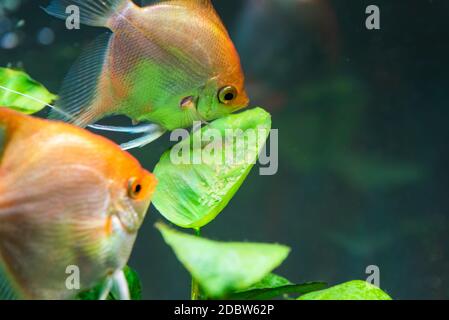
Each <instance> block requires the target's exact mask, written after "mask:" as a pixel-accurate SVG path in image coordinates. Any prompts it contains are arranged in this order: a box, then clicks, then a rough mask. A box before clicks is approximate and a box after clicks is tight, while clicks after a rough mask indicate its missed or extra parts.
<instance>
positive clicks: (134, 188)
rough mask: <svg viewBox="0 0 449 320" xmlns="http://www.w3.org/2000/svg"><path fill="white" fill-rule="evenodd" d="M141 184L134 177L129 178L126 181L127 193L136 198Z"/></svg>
mask: <svg viewBox="0 0 449 320" xmlns="http://www.w3.org/2000/svg"><path fill="white" fill-rule="evenodd" d="M142 189H143V187H142V184H141V183H140V182H139V180H138V179H136V178H131V179H130V180H129V182H128V195H129V196H130V197H131V198H133V199H136V198H138V197H139V195H140V193H141V192H142Z"/></svg>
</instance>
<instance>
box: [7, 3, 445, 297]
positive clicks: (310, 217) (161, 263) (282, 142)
mask: <svg viewBox="0 0 449 320" xmlns="http://www.w3.org/2000/svg"><path fill="white" fill-rule="evenodd" d="M213 2H214V4H215V6H216V8H217V11H218V12H219V13H220V15H221V16H222V18H223V20H224V22H225V24H226V26H227V27H228V28H229V31H230V34H231V36H232V38H233V39H234V41H235V43H236V46H237V48H238V50H239V52H240V54H241V58H242V63H243V66H244V69H245V72H246V76H247V82H248V87H249V93H250V95H251V98H252V103H251V104H252V105H253V106H263V107H264V108H266V109H268V110H269V111H270V112H271V113H272V115H273V126H274V128H277V129H279V172H278V174H276V175H274V176H259V175H258V170H257V169H256V168H255V169H254V170H253V171H252V174H251V175H250V176H249V178H248V179H247V180H246V181H245V183H244V185H243V186H242V188H241V189H240V191H239V192H238V193H237V195H236V196H235V197H234V199H233V200H232V202H231V203H230V205H229V206H228V207H227V208H226V209H225V210H224V211H223V212H222V213H221V215H220V216H219V217H218V218H217V219H216V220H215V221H213V222H212V223H211V224H210V225H208V226H207V227H206V228H204V230H203V233H204V235H205V236H207V237H210V238H213V239H218V240H226V241H227V240H236V241H242V240H248V241H259V242H279V243H283V244H287V245H289V246H291V247H292V248H293V251H292V253H291V255H290V257H289V258H288V259H287V261H286V262H285V264H284V265H283V266H282V267H281V268H279V269H278V270H277V273H279V274H281V275H283V276H285V277H287V278H289V279H290V280H291V281H294V282H298V283H299V282H304V281H314V280H321V281H327V282H328V283H329V284H338V283H341V282H345V281H348V280H352V279H366V277H367V276H368V275H367V274H366V273H365V270H366V267H367V266H369V265H376V266H378V267H379V268H380V276H381V278H380V281H381V282H380V284H381V287H382V288H383V289H384V290H385V291H387V292H388V293H389V294H390V295H391V296H392V297H393V298H396V299H431V298H434V299H435V298H436V299H442V298H446V299H447V298H449V274H448V270H449V250H448V245H449V201H448V196H449V179H448V178H449V164H448V163H449V148H448V142H449V129H448V120H449V108H448V102H447V101H448V94H447V92H448V89H449V86H448V81H447V78H448V74H449V67H448V62H447V59H448V57H449V44H448V40H449V34H448V32H449V1H445V0H440V1H438V0H433V1H431V0H429V1H427V0H421V1H411V0H395V1H391V0H390V1H389V0H383V1H381V0H376V1H369V2H368V1H349V0H346V1H342V0H334V1H331V0H329V1H326V0H308V1H306V0H302V1H300V0H266V1H264V0H215V1H213ZM45 4H47V1H40V0H39V1H38V0H1V1H0V65H1V66H6V65H8V64H9V65H10V66H14V67H23V68H24V69H25V70H26V71H27V72H28V73H30V74H31V75H32V76H33V77H34V78H35V79H37V80H39V81H40V82H42V83H43V84H45V85H46V86H47V87H48V88H50V89H51V90H52V91H53V92H57V91H58V88H59V86H60V84H61V81H62V79H63V77H64V75H65V74H66V73H67V71H68V69H69V67H70V65H71V64H72V63H73V62H74V61H75V60H76V58H77V57H78V56H79V54H80V53H81V51H82V48H83V47H84V46H85V45H86V44H87V43H89V42H90V41H93V40H94V39H95V37H96V36H97V35H98V34H100V33H102V32H103V31H104V30H101V29H98V28H91V27H82V28H81V30H79V31H68V30H66V29H65V27H64V22H63V21H60V20H56V19H54V18H52V17H49V16H47V15H46V14H45V13H44V12H43V11H42V10H41V9H40V8H39V7H40V6H43V5H45ZM369 4H376V5H378V6H379V7H380V10H381V30H373V31H369V30H367V29H366V27H365V19H366V17H367V15H366V14H365V8H366V7H367V5H369ZM44 115H45V114H44ZM104 122H106V123H110V124H129V121H128V120H127V119H122V118H114V119H106V120H105V121H104ZM111 138H113V139H114V140H115V141H118V142H121V141H123V140H124V139H125V138H126V137H124V136H123V135H122V136H118V135H113V136H111ZM170 145H171V143H170V141H169V137H168V135H166V136H164V137H163V138H162V139H161V140H160V141H157V142H156V143H153V144H151V145H149V146H147V147H146V148H144V149H141V150H134V151H133V152H132V153H133V154H134V155H136V156H137V157H138V159H139V160H140V161H141V162H142V163H143V165H144V166H145V167H146V168H148V169H150V170H152V169H153V168H154V165H155V164H156V163H157V161H158V159H159V157H160V155H161V154H162V153H163V151H165V150H166V149H167V148H168V147H169V146H170ZM49 165H51V164H49ZM49 196H57V195H49ZM162 219H163V218H162V217H161V216H160V215H159V213H158V212H157V211H156V210H155V208H153V207H152V208H151V210H150V212H149V214H148V217H147V219H146V221H145V224H144V226H143V228H142V230H141V231H140V234H139V238H138V241H137V243H136V247H135V250H134V252H133V255H132V258H131V261H130V265H131V266H132V267H133V268H135V269H136V270H137V271H138V273H139V274H140V276H141V279H142V282H143V288H144V289H143V290H144V291H143V294H144V298H147V299H183V298H188V297H189V294H190V279H189V275H188V273H187V271H185V270H184V269H183V267H182V266H181V265H180V264H179V263H178V262H177V260H176V258H175V256H174V255H173V253H172V251H171V249H170V248H169V247H168V246H166V245H165V244H164V243H163V240H162V238H161V236H160V235H159V233H158V232H157V231H156V230H155V229H154V227H153V225H154V223H155V222H156V221H158V220H162Z"/></svg>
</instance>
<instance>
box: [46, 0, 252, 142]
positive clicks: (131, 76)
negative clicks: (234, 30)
mask: <svg viewBox="0 0 449 320" xmlns="http://www.w3.org/2000/svg"><path fill="white" fill-rule="evenodd" d="M45 10H46V12H48V13H49V14H51V15H53V16H56V17H59V18H62V19H68V20H67V21H72V20H73V19H76V18H77V17H79V18H80V22H81V23H83V24H86V25H90V26H98V27H106V28H109V29H110V30H111V31H112V33H111V32H109V33H107V34H105V35H103V36H102V37H101V38H100V39H99V40H98V41H97V42H96V43H95V44H94V45H92V46H91V48H90V49H89V50H88V51H87V53H86V54H85V55H84V56H83V57H81V58H80V60H79V62H78V63H77V64H76V65H75V66H74V67H73V68H72V70H71V72H70V73H69V75H68V76H67V78H66V80H65V83H64V84H63V87H62V90H61V92H60V96H61V99H60V100H59V102H58V103H57V105H56V107H57V109H59V110H62V111H63V115H62V116H61V112H59V113H56V112H53V116H54V117H58V118H62V119H65V120H68V121H71V122H72V123H74V124H76V125H79V126H82V127H84V126H87V125H90V124H92V123H94V122H96V121H97V120H100V119H102V118H104V117H105V116H107V115H113V114H122V115H126V116H128V117H129V118H131V119H132V120H133V121H134V122H140V121H148V122H152V123H153V124H155V125H156V126H150V127H149V128H150V129H148V131H147V132H144V131H145V129H144V130H143V131H139V130H137V131H136V129H135V128H129V132H134V133H135V132H144V133H146V134H147V135H146V136H145V137H143V138H140V139H138V140H136V141H133V142H131V143H128V144H125V145H124V146H123V147H124V148H125V149H130V148H133V147H140V146H143V145H145V144H147V143H149V142H151V141H153V140H154V139H156V138H158V137H159V136H160V135H162V133H163V132H164V131H165V130H174V129H177V128H185V127H189V126H191V125H192V124H193V122H194V121H210V120H214V119H217V118H220V117H223V116H225V115H228V114H230V113H232V112H234V111H236V110H239V109H241V108H244V107H246V106H247V105H248V102H249V100H248V96H247V94H246V91H245V88H244V75H243V71H242V67H241V64H240V58H239V55H238V53H237V51H236V49H235V47H234V44H233V43H232V41H231V39H230V37H229V34H228V32H227V31H226V28H225V27H224V25H223V23H222V21H221V20H220V18H219V16H218V15H217V13H216V11H215V9H214V8H213V6H212V4H211V2H210V0H162V1H159V2H157V3H155V4H152V5H150V6H146V7H138V6H137V5H135V4H134V3H133V2H132V1H131V0H101V1H100V0H53V1H52V2H51V4H50V5H49V6H48V7H47V8H46V9H45ZM147 127H148V126H147ZM97 128H99V127H97ZM103 129H105V127H103ZM106 129H108V128H106ZM109 129H110V130H114V128H111V127H109ZM118 130H121V131H123V130H125V131H126V128H118Z"/></svg>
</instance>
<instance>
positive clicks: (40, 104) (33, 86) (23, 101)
mask: <svg viewBox="0 0 449 320" xmlns="http://www.w3.org/2000/svg"><path fill="white" fill-rule="evenodd" d="M0 86H2V87H5V88H7V89H9V90H12V91H15V92H19V93H22V94H25V95H28V96H31V97H33V98H28V97H24V96H22V95H20V94H18V93H15V92H12V91H9V90H5V89H4V88H0V106H2V107H7V108H11V109H14V110H16V111H19V112H22V113H26V114H33V113H36V112H39V111H40V110H42V109H43V108H45V106H46V104H49V103H51V102H52V101H53V100H55V99H56V95H54V94H52V93H50V92H49V91H48V90H47V89H46V88H45V87H44V86H43V85H41V84H40V83H38V82H37V81H35V80H33V79H32V78H31V77H30V76H29V75H28V74H26V73H25V72H23V71H19V70H13V69H8V68H0Z"/></svg>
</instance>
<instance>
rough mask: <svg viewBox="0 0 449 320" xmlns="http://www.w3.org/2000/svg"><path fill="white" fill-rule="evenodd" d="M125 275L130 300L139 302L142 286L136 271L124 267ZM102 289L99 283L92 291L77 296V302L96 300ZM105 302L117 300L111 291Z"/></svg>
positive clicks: (101, 284)
mask: <svg viewBox="0 0 449 320" xmlns="http://www.w3.org/2000/svg"><path fill="white" fill-rule="evenodd" d="M123 272H124V273H125V277H126V281H127V282H128V288H129V294H130V296H131V300H141V299H142V285H141V283H140V279H139V275H138V274H137V272H136V271H134V270H133V269H131V268H130V267H128V266H126V267H125V268H124V269H123ZM102 287H103V282H101V283H99V284H98V285H96V286H95V287H93V288H92V289H89V290H86V291H83V292H81V293H80V294H78V297H77V299H78V300H98V299H99V297H100V295H101V290H102ZM107 300H118V297H116V296H115V294H114V293H113V292H112V291H111V293H109V295H108V298H107Z"/></svg>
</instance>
